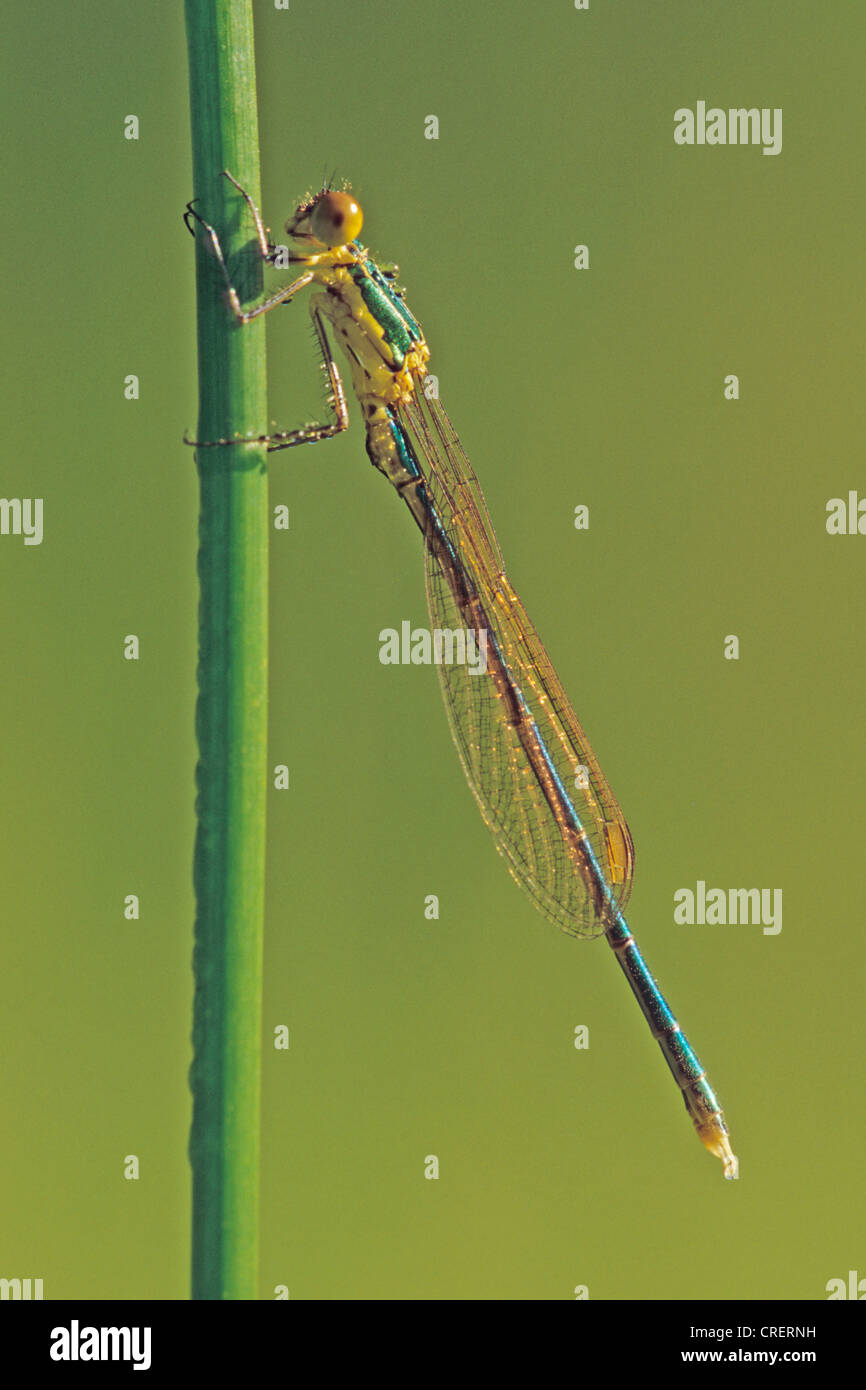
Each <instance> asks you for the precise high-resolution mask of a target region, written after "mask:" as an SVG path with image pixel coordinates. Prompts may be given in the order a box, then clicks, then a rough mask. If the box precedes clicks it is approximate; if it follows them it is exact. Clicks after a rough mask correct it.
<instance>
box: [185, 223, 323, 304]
mask: <svg viewBox="0 0 866 1390" xmlns="http://www.w3.org/2000/svg"><path fill="white" fill-rule="evenodd" d="M194 201H195V199H193V202H194ZM190 217H194V218H195V220H196V222H198V223H199V225H200V226H201V227H203V228H204V230H205V232H206V233H207V237H208V240H209V241H210V244H211V250H212V251H213V253H214V255H215V256H216V258H217V262H218V264H219V268H220V270H221V271H222V276H223V279H224V280H225V282H226V289H227V291H228V302H229V308H230V309H231V311H232V313H233V314H234V316H235V318H236V319H237V320H238V321H239V322H240V323H252V321H253V319H257V318H260V317H261V315H262V314H267V313H269V311H270V310H271V309H275V308H276V307H277V305H278V304H288V302H289V300H290V299H292V298H293V297H294V295H296V294H297V293H298V290H302V289H303V288H304V287H305V286H306V285H309V283H310V281H311V280H312V279H313V272H312V270H307V271H306V272H305V273H304V274H303V275H299V276H298V278H297V280H293V281H292V283H291V284H290V285H284V286H283V288H282V289H280V290H275V291H274V293H273V294H271V295H269V296H268V298H267V299H265V300H263V301H262V303H261V304H257V305H255V306H254V308H252V309H242V308H241V302H240V299H239V298H238V292H237V290H236V289H235V287H234V285H233V284H232V281H231V276H230V275H229V270H228V266H227V265H226V258H225V256H224V255H223V248H222V245H221V243H220V239H219V236H218V235H217V233H216V231H215V230H214V228H213V227H212V226H211V225H210V223H209V222H205V220H204V218H203V217H202V215H201V213H198V212H196V210H195V208H194V207H193V205H192V203H187V207H186V213H185V214H184V221H185V222H186V224H187V226H189V220H188V219H189V218H190ZM291 260H292V262H293V263H294V264H296V265H310V264H313V263H314V260H313V258H312V257H307V256H292V257H291Z"/></svg>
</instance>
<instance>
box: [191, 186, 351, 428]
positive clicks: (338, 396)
mask: <svg viewBox="0 0 866 1390" xmlns="http://www.w3.org/2000/svg"><path fill="white" fill-rule="evenodd" d="M193 216H195V214H193ZM320 298H322V296H320V295H315V296H314V297H313V298H311V300H310V318H311V319H312V320H313V329H314V332H315V334H316V339H317V341H318V344H319V351H320V352H321V354H322V364H323V366H324V368H325V371H326V372H327V374H328V382H329V384H330V388H331V389H330V392H329V395H328V404H329V405H330V407H331V409H332V410H333V412H334V419H333V421H332V422H331V423H330V424H312V425H302V426H301V427H300V428H299V429H296V430H279V431H277V433H275V434H259V435H252V436H247V437H246V438H238V439H205V440H196V439H188V438H187V437H186V435H184V438H183V442H184V444H191V445H193V446H194V447H195V448H197V449H208V448H216V447H218V446H220V445H226V444H266V445H267V447H268V452H269V453H275V452H276V451H277V450H278V449H292V448H294V447H295V445H297V444H317V443H318V442H319V440H321V439H332V438H333V437H334V435H337V434H341V433H342V432H343V430H345V429H348V427H349V408H348V406H347V404H346V392H345V391H344V389H343V382H342V380H341V378H340V372H339V368H338V367H337V363H336V361H335V358H334V354H333V352H332V351H331V345H330V343H329V342H328V335H327V333H326V331H325V323H324V319H323V317H322V311H321V309H320V308H319V306H318V303H317V301H318V300H319V299H320ZM244 322H246V320H244Z"/></svg>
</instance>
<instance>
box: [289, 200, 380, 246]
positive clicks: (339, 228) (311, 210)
mask: <svg viewBox="0 0 866 1390" xmlns="http://www.w3.org/2000/svg"><path fill="white" fill-rule="evenodd" d="M363 225H364V214H363V212H362V211H361V206H360V204H359V203H357V202H356V201H355V199H354V198H353V197H352V195H351V193H338V192H337V190H336V189H333V188H324V189H323V190H322V192H321V193H317V194H316V195H315V197H313V198H310V199H309V201H308V202H306V203H302V204H301V206H300V207H299V208H298V210H297V212H296V213H295V215H294V217H290V218H289V220H288V222H287V223H286V231H287V232H288V234H289V236H290V237H294V239H295V240H296V241H308V242H310V241H312V242H316V243H317V244H318V245H319V246H328V247H331V248H332V249H333V248H335V247H338V246H347V245H348V244H349V242H350V241H354V240H355V238H356V237H357V236H358V235H359V233H360V231H361V228H362V226H363Z"/></svg>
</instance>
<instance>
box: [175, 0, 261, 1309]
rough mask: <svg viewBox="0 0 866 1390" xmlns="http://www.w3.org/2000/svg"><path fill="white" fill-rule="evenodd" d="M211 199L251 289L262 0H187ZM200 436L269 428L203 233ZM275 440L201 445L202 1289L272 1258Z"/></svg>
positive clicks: (197, 1208)
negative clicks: (266, 936)
mask: <svg viewBox="0 0 866 1390" xmlns="http://www.w3.org/2000/svg"><path fill="white" fill-rule="evenodd" d="M186 26H187V39H188V46H189V70H190V104H191V113H192V146H193V164H194V181H195V193H196V196H197V198H199V199H200V201H199V202H198V203H197V205H196V206H197V209H198V210H201V211H202V215H203V216H205V217H206V218H207V220H208V221H209V222H210V223H212V224H213V225H214V226H215V227H216V228H217V229H218V230H219V233H220V237H221V240H222V243H223V247H224V250H225V251H226V253H227V257H228V258H231V257H232V256H234V257H235V258H236V260H235V261H232V262H231V264H232V273H233V275H234V276H235V283H236V285H237V286H238V289H239V292H240V295H241V298H242V299H244V298H247V297H248V296H249V295H250V294H251V293H254V292H255V290H256V288H257V287H258V284H259V283H260V278H261V277H260V264H259V260H258V258H257V256H255V255H254V254H253V250H252V247H251V245H250V237H251V229H250V227H249V219H248V218H247V217H244V216H243V213H244V212H245V211H246V209H245V207H244V204H243V203H242V202H241V200H239V199H238V197H237V194H236V193H235V191H234V190H233V189H232V188H231V185H230V184H229V183H228V181H227V180H226V179H223V178H221V177H220V173H221V171H222V170H223V169H230V170H231V172H232V173H233V174H234V175H235V177H236V178H237V179H238V180H239V181H240V182H241V183H242V184H243V185H244V187H245V188H247V189H248V190H249V191H250V193H251V194H252V196H253V198H254V199H255V200H256V202H258V201H259V156H258V125H257V117H256V86H255V65H254V56H253V24H252V7H251V3H250V0H186ZM196 283H197V294H198V355H199V423H198V435H197V438H198V439H200V440H215V439H223V438H226V437H232V438H233V437H234V436H235V435H236V434H241V435H253V436H255V435H261V434H264V433H265V432H266V430H267V396H266V364H265V341H264V330H263V326H262V325H261V324H253V325H250V326H247V327H241V326H240V325H239V324H238V323H237V322H236V321H235V319H234V317H233V316H232V314H231V313H230V312H229V310H228V308H227V307H226V303H225V295H224V289H225V286H224V284H223V281H222V279H221V277H220V275H219V273H218V268H217V265H216V261H215V258H214V257H213V255H212V254H211V252H210V250H209V247H208V245H207V241H206V238H203V237H202V236H201V235H198V236H197V237H196ZM266 458H267V455H266V452H265V449H264V447H263V446H260V445H250V444H244V445H232V446H222V447H218V448H209V449H199V450H198V451H197V464H198V472H199V480H200V499H201V510H200V522H199V556H198V572H199V582H200V599H199V664H198V687H199V693H198V705H197V709H196V731H197V735H198V747H199V761H198V768H197V772H196V782H197V788H198V797H197V803H196V805H197V813H198V829H197V835H196V848H195V868H194V876H195V891H196V926H195V952H194V972H195V1006H194V1023H193V1049H194V1057H193V1064H192V1070H191V1073H190V1085H191V1088H192V1093H193V1120H192V1131H191V1135H190V1162H191V1164H192V1175H193V1196H192V1207H193V1211H192V1297H193V1299H254V1298H256V1296H257V1292H258V1289H257V1273H258V1202H259V1111H260V1092H261V983H262V936H263V918H264V871H265V799H266V790H267V770H266V756H267V743H266V735H267V665H268V651H267V606H268V588H267V578H268V570H267V564H268V497H267V472H266Z"/></svg>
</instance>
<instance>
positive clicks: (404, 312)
mask: <svg viewBox="0 0 866 1390" xmlns="http://www.w3.org/2000/svg"><path fill="white" fill-rule="evenodd" d="M353 245H354V246H356V247H357V248H358V249H359V250H361V249H363V248H362V247H361V245H360V243H359V242H354V243H353ZM349 274H350V275H351V277H352V279H353V280H354V281H355V284H356V285H357V286H358V289H359V290H360V292H361V298H362V299H363V301H364V303H365V304H366V306H367V308H368V309H369V311H370V313H371V315H372V316H373V318H374V319H375V320H376V322H377V323H378V324H379V326H380V328H381V329H382V332H383V333H384V334H385V337H386V339H387V342H388V346H389V347H390V348H391V351H392V353H393V355H394V360H395V363H396V365H397V366H398V367H401V366H402V365H403V359H404V357H405V356H406V353H407V352H410V351H411V349H412V348H413V347H414V346H415V344H416V343H418V342H420V341H423V335H422V333H421V329H420V328H419V327H418V324H417V323H416V322H415V320H414V318H413V317H412V315H411V314H410V313H409V310H408V309H407V308H406V306H405V304H404V303H403V302H402V300H401V299H400V297H399V295H398V294H397V293H396V292H395V291H394V290H393V289H392V287H391V286H390V285H389V284H388V281H387V280H386V279H385V277H384V275H383V274H382V272H381V270H380V269H379V267H378V266H377V265H376V263H375V261H367V262H361V263H360V264H359V265H354V266H352V267H351V269H350V271H349Z"/></svg>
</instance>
